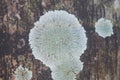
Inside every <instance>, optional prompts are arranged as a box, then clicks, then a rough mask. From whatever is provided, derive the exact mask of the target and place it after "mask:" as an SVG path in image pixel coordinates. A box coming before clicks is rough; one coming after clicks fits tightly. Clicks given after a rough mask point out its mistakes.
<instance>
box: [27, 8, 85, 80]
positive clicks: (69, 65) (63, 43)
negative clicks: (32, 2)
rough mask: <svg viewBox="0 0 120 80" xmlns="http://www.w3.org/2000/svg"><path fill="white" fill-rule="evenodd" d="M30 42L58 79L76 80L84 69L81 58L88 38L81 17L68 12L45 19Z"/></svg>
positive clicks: (38, 24)
mask: <svg viewBox="0 0 120 80" xmlns="http://www.w3.org/2000/svg"><path fill="white" fill-rule="evenodd" d="M29 43H30V46H31V48H32V51H33V54H34V56H35V57H36V58H37V59H40V60H41V61H43V62H44V63H45V64H46V65H48V66H49V67H50V68H51V70H52V71H53V72H52V76H53V79H54V80H66V79H67V80H74V79H75V73H78V72H79V71H80V70H81V68H82V63H81V62H80V60H79V57H80V55H81V54H82V53H83V52H84V50H85V49H86V43H87V38H86V35H85V31H84V28H83V27H82V26H81V25H80V23H79V21H78V20H77V18H76V17H75V16H74V15H72V14H69V13H67V12H66V11H63V10H60V11H58V10H55V11H49V12H47V13H46V14H44V15H43V16H41V17H40V19H39V20H38V21H37V22H36V23H35V27H34V28H33V29H31V31H30V34H29ZM68 78H69V79H68Z"/></svg>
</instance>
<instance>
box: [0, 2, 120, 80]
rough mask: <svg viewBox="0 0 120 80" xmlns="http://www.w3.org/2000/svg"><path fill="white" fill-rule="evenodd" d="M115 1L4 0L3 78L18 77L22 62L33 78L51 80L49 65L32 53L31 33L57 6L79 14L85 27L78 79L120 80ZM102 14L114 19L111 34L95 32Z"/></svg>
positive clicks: (0, 10) (0, 35)
mask: <svg viewBox="0 0 120 80" xmlns="http://www.w3.org/2000/svg"><path fill="white" fill-rule="evenodd" d="M114 1H115V0H1V1H0V80H15V79H14V74H15V70H16V68H17V67H18V66H19V65H23V66H24V67H27V68H28V69H29V70H31V71H32V73H33V77H32V79H31V80H52V77H51V70H50V68H49V67H47V66H46V65H45V64H44V63H42V62H41V61H40V60H37V59H35V57H34V56H33V54H32V50H31V49H30V46H29V42H28V35H29V31H30V29H31V28H33V27H34V22H35V21H37V20H38V19H39V17H40V16H41V15H43V14H44V13H45V12H47V11H49V10H56V9H57V10H61V9H62V10H66V11H68V12H69V13H72V14H74V15H76V16H77V18H78V19H79V21H80V22H81V23H82V25H83V26H84V28H85V30H86V35H87V38H88V42H87V49H86V50H85V52H84V53H83V54H82V56H80V60H81V61H82V62H83V63H84V64H83V69H82V70H81V71H80V72H79V73H78V74H77V75H76V77H77V80H120V22H119V21H120V12H119V11H118V10H114V9H113V7H114V6H113V4H114ZM101 17H104V18H107V19H110V20H111V21H112V22H113V26H114V27H113V31H114V34H113V35H111V36H110V37H106V38H102V37H101V36H99V35H98V34H97V33H96V32H95V22H97V20H98V19H99V18H101ZM78 56H79V55H78Z"/></svg>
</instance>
